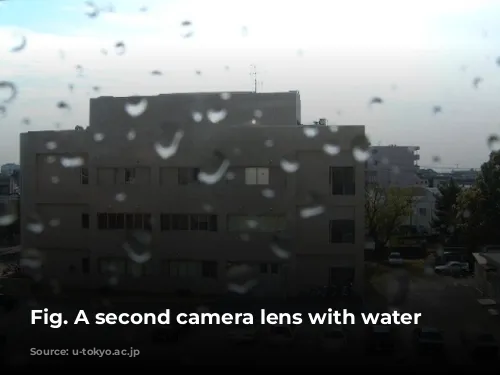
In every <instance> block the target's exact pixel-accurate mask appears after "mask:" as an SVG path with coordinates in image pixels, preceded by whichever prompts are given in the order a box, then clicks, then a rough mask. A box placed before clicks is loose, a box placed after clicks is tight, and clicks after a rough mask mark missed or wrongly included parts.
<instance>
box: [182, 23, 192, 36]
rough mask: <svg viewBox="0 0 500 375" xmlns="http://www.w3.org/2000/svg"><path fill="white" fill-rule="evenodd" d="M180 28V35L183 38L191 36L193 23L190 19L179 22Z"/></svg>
mask: <svg viewBox="0 0 500 375" xmlns="http://www.w3.org/2000/svg"><path fill="white" fill-rule="evenodd" d="M181 26H182V28H183V29H184V30H183V31H182V37H183V38H191V37H192V36H193V34H194V31H193V23H192V22H191V21H184V22H182V23H181Z"/></svg>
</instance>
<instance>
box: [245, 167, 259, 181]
mask: <svg viewBox="0 0 500 375" xmlns="http://www.w3.org/2000/svg"><path fill="white" fill-rule="evenodd" d="M256 183H257V168H245V184H246V185H255V184H256Z"/></svg>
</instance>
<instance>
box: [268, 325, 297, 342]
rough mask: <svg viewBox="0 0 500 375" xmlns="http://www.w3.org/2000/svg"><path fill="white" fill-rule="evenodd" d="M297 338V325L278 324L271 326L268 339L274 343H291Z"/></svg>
mask: <svg viewBox="0 0 500 375" xmlns="http://www.w3.org/2000/svg"><path fill="white" fill-rule="evenodd" d="M294 340H295V326H293V325H288V324H277V325H273V326H271V327H270V328H269V332H268V337H267V341H268V342H269V343H270V344H272V345H290V344H292V343H293V341H294Z"/></svg>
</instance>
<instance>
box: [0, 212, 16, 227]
mask: <svg viewBox="0 0 500 375" xmlns="http://www.w3.org/2000/svg"><path fill="white" fill-rule="evenodd" d="M17 218H18V216H17V214H15V213H10V214H4V215H0V227H7V226H9V225H11V224H14V223H15V222H16V220H17Z"/></svg>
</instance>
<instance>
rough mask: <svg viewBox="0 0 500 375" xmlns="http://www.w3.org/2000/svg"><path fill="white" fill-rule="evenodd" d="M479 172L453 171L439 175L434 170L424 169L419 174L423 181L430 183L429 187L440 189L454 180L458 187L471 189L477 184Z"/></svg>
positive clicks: (471, 170) (472, 170)
mask: <svg viewBox="0 0 500 375" xmlns="http://www.w3.org/2000/svg"><path fill="white" fill-rule="evenodd" d="M478 175H479V172H478V171H477V170H474V169H470V170H459V171H451V172H448V173H439V172H436V171H434V170H432V169H423V170H421V171H420V172H419V176H420V178H421V179H422V180H426V181H428V183H429V187H434V188H439V187H441V186H443V185H446V184H448V183H449V182H450V181H451V180H452V179H453V180H454V181H455V182H456V183H457V185H458V186H460V187H463V188H468V187H471V186H473V185H474V184H475V182H476V179H477V177H478Z"/></svg>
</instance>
